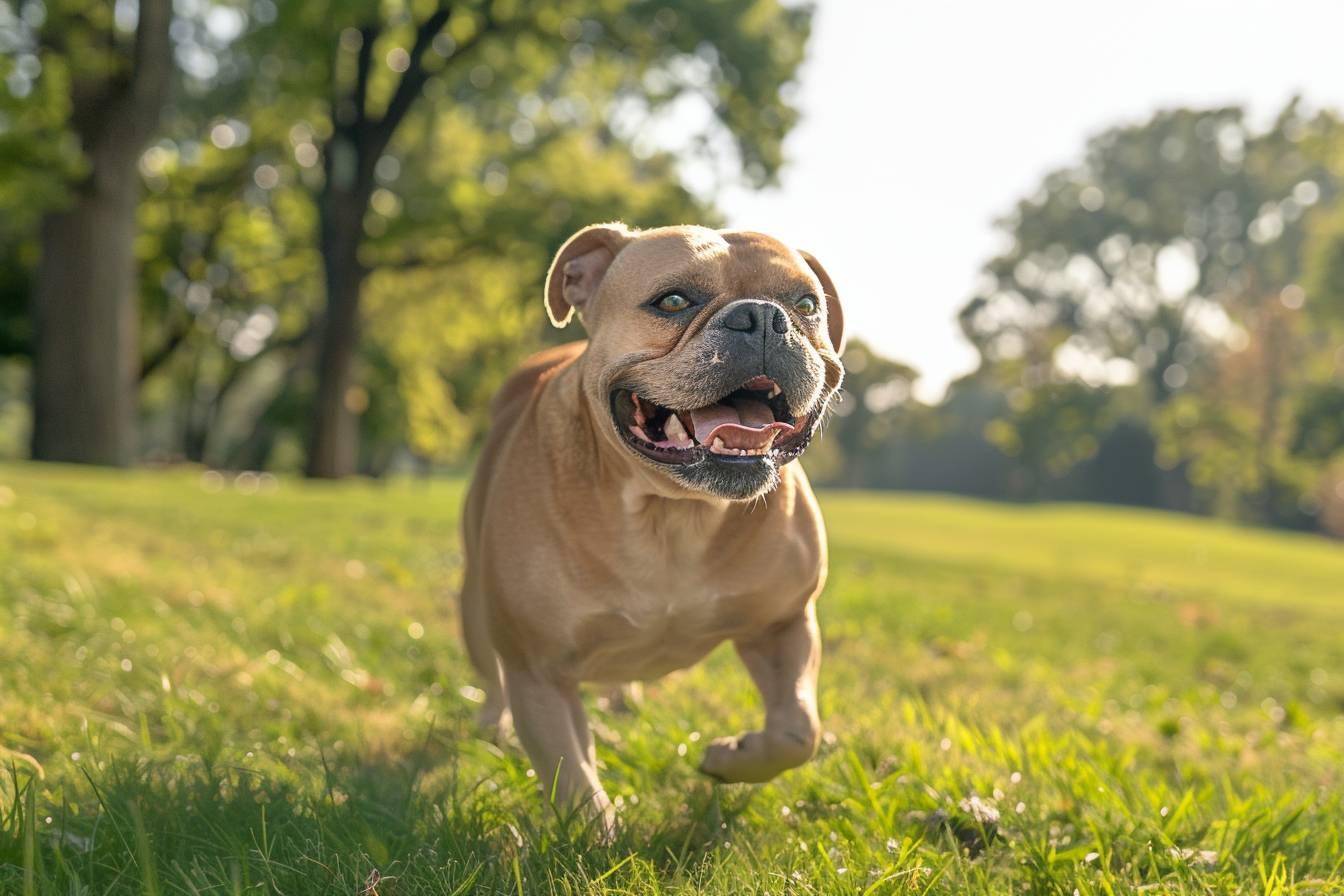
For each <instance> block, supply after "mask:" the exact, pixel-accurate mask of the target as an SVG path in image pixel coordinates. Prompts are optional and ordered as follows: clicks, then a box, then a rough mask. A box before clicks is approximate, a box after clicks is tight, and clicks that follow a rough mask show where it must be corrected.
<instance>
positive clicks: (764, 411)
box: [691, 398, 788, 445]
mask: <svg viewBox="0 0 1344 896" xmlns="http://www.w3.org/2000/svg"><path fill="white" fill-rule="evenodd" d="M774 422H775V415H774V412H772V411H771V410H770V406H769V405H767V404H766V403H765V402H763V401H756V400H755V399H752V398H738V399H734V400H733V404H732V405H726V404H712V405H710V406H709V407H707V408H697V409H695V410H694V411H691V423H692V424H694V426H695V439H696V441H698V442H699V443H700V444H702V445H708V444H709V440H710V438H711V437H712V435H713V433H714V430H716V429H718V428H719V427H720V426H722V425H723V424H725V423H731V424H736V425H739V426H745V427H746V428H747V429H765V428H767V427H769V426H770V425H771V424H773V423H774ZM779 428H781V429H788V427H787V426H784V425H783V424H780V425H779Z"/></svg>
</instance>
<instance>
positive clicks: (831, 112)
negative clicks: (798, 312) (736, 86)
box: [719, 0, 1344, 400]
mask: <svg viewBox="0 0 1344 896" xmlns="http://www.w3.org/2000/svg"><path fill="white" fill-rule="evenodd" d="M1341 35H1344V2H1340V0H1273V2H1267V0H1235V2H1228V0H1221V2H1211V0H1127V2H1122V3H1117V2H1080V0H1018V2H1014V3H999V2H992V0H980V2H972V0H942V2H938V3H918V4H916V3H907V2H898V0H820V5H819V9H818V11H817V18H816V22H815V30H814V31H813V36H812V42H811V45H810V48H809V59H808V62H807V64H806V67H805V69H804V70H803V73H802V76H801V82H802V91H801V94H800V100H799V101H800V103H801V107H802V111H803V116H804V118H803V121H802V122H801V123H800V124H799V126H798V127H797V129H796V130H795V131H794V133H793V134H792V135H791V136H790V137H789V140H788V143H787V144H786V154H787V158H788V165H787V168H786V169H785V170H784V172H783V173H782V187H781V188H780V189H778V190H774V191H769V192H766V193H754V194H753V193H747V192H740V193H733V194H731V195H729V196H726V197H719V201H720V203H721V205H722V206H723V207H724V208H725V209H726V210H727V212H728V215H729V220H730V223H731V224H732V225H733V226H735V227H742V228H750V229H754V230H762V231H765V232H767V233H770V234H772V235H775V236H778V237H780V238H782V239H785V240H787V241H789V242H791V243H792V244H793V245H796V246H798V247H799V248H803V249H807V250H809V251H811V252H813V253H814V254H815V255H816V256H817V257H818V258H819V259H820V260H821V262H822V263H823V264H824V265H826V268H827V270H828V271H829V272H830V274H831V276H832V278H833V279H834V280H835V282H836V286H837V288H838V289H839V291H840V294H841V296H842V298H843V300H844V303H845V318H846V321H847V324H848V326H849V327H850V331H849V332H850V333H851V334H857V335H859V336H861V337H862V338H864V339H865V340H868V341H869V342H871V343H873V344H874V345H875V346H876V347H877V348H878V349H879V350H880V351H882V352H884V353H886V354H888V355H890V356H892V357H894V358H897V359H899V360H902V361H905V362H907V363H910V364H913V365H914V366H915V367H916V368H918V369H919V370H920V371H921V372H922V374H923V376H924V379H923V381H922V382H921V383H920V388H919V389H918V390H917V391H918V394H919V395H920V397H921V398H923V399H925V400H933V399H937V398H938V397H940V396H941V394H942V392H943V389H944V388H945V386H946V384H947V382H948V381H949V380H951V379H953V378H954V377H956V376H957V375H959V374H961V373H964V372H966V371H968V370H970V369H972V368H973V367H974V366H975V353H974V352H973V351H972V350H971V348H970V346H969V345H968V344H967V343H966V342H965V341H964V340H963V339H962V337H961V334H960V331H959V330H958V329H957V324H956V319H955V318H956V312H957V310H958V309H959V308H960V307H961V305H962V304H963V303H964V302H965V301H966V299H967V298H968V297H969V295H970V293H971V291H972V289H973V287H974V284H975V281H976V277H977V274H978V271H979V267H980V264H981V263H982V262H983V261H984V260H986V259H987V258H989V257H990V256H991V255H992V254H993V253H994V251H995V249H996V248H997V247H998V246H999V245H1000V238H999V237H998V236H997V235H996V234H995V232H994V230H993V228H992V226H991V222H992V221H993V219H994V218H995V217H997V216H999V215H1001V214H1003V213H1004V212H1006V211H1008V210H1009V209H1010V208H1011V207H1012V205H1013V203H1014V202H1015V201H1016V199H1018V198H1019V197H1021V196H1023V195H1025V194H1026V193H1028V192H1030V191H1031V190H1033V189H1034V187H1035V185H1036V183H1037V182H1038V180H1039V179H1040V177H1041V175H1043V174H1044V173H1045V172H1046V171H1048V170H1050V169H1051V168H1054V167H1058V166H1060V165H1064V164H1068V163H1071V162H1073V161H1075V160H1076V159H1078V158H1079V157H1080V156H1081V152H1082V148H1083V144H1084V142H1085V141H1086V139H1087V138H1088V137H1089V136H1091V135H1092V134H1095V133H1097V132H1098V131H1101V130H1104V129H1105V128H1106V127H1108V126H1110V125H1112V124H1115V123H1117V122H1123V121H1129V122H1132V121H1137V120H1141V119H1143V118H1145V117H1146V116H1147V115H1148V113H1149V112H1151V111H1152V110H1153V109H1156V108H1159V107H1164V106H1175V105H1215V104H1230V103H1238V102H1240V103H1247V104H1249V106H1250V108H1251V110H1252V112H1253V113H1255V115H1256V116H1257V120H1262V119H1263V118H1265V117H1267V116H1270V115H1272V114H1273V113H1274V112H1275V111H1276V110H1277V109H1278V107H1280V106H1281V105H1282V104H1283V103H1284V102H1286V101H1287V99H1288V98H1289V97H1290V96H1291V95H1292V94H1293V93H1294V92H1301V93H1303V94H1304V96H1305V98H1306V99H1307V100H1308V101H1309V102H1310V103H1311V104H1313V105H1338V106H1341V107H1344V49H1341V46H1342V45H1341Z"/></svg>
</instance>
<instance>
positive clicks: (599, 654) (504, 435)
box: [462, 224, 843, 831]
mask: <svg viewBox="0 0 1344 896" xmlns="http://www.w3.org/2000/svg"><path fill="white" fill-rule="evenodd" d="M546 304H547V309H548V312H549V314H550V316H551V320H552V321H553V322H554V323H555V324H556V325H557V326H564V325H565V324H566V323H567V322H568V321H569V319H570V317H571V315H572V314H573V312H574V311H578V312H579V313H580V314H581V315H582V318H583V322H584V326H585V328H586V329H587V330H588V332H589V334H590V338H589V341H588V342H587V343H582V342H579V343H572V344H570V345H565V346H561V347H559V348H555V349H551V350H549V351H544V352H541V353H540V354H537V355H535V356H533V357H532V358H530V359H528V360H527V361H526V362H524V364H523V366H522V369H521V370H519V371H518V372H517V373H516V374H515V375H514V376H513V378H512V379H510V380H509V382H508V383H507V384H506V385H505V386H504V387H503V389H502V390H501V391H500V394H499V395H498V397H497V398H496V400H495V403H494V406H493V428H492V430H491V432H490V435H489V437H488V439H487V440H486V443H485V446H484V449H483V451H482V454H481V460H480V465H479V469H478V470H477V473H476V478H475V480H474V482H473V484H472V488H471V492H470V493H469V495H468V497H467V506H466V513H465V521H464V537H465V541H466V558H467V566H466V577H465V582H464V584H463V590H462V623H463V631H464V633H465V638H466V642H467V648H468V651H469V652H470V654H471V659H472V662H473V664H474V665H475V667H476V669H477V670H478V671H479V673H480V675H481V676H482V678H483V680H484V687H485V692H486V695H487V696H486V703H485V707H484V709H483V711H482V722H483V723H484V724H485V725H487V726H497V725H500V724H502V723H505V722H506V721H507V718H508V715H509V713H510V711H511V712H512V720H513V724H514V727H515V728H516V730H517V733H518V737H519V739H520V740H521V741H522V744H523V746H524V748H526V750H527V752H528V755H529V756H530V757H531V759H532V762H533V765H534V766H535V768H536V771H537V774H538V776H539V778H540V779H541V781H542V783H543V788H544V789H547V790H549V788H550V787H551V786H552V785H553V786H554V790H555V794H556V797H557V799H559V800H561V801H564V802H566V803H568V804H571V805H573V804H577V803H589V802H591V804H593V805H594V806H595V807H596V808H597V809H598V810H599V812H600V814H601V818H602V820H603V823H604V826H605V828H606V829H607V830H608V831H610V828H611V824H612V821H613V818H612V808H611V803H610V801H609V800H608V799H607V796H606V794H605V793H604V792H603V790H602V785H601V784H600V783H599V781H598V776H597V761H596V757H595V754H594V749H593V739H592V736H591V734H590V733H589V730H588V720H587V717H586V716H585V715H584V709H583V704H582V702H581V700H580V696H579V683H580V682H583V681H606V682H625V681H634V680H647V679H652V678H656V677H658V676H661V675H664V674H666V673H668V672H670V671H672V670H674V669H681V668H685V667H686V666H689V665H691V664H693V663H695V662H696V661H698V660H699V659H701V658H702V657H704V656H705V655H706V654H707V653H709V651H710V650H711V649H713V648H714V647H715V646H716V645H718V644H720V643H721V642H723V641H725V640H731V641H732V642H733V643H734V645H735V646H736V647H737V651H738V653H739V655H740V656H741V658H742V661H743V663H745V665H746V667H747V670H748V672H750V674H751V677H752V679H753V680H754V681H755V683H756V686H757V687H758V688H760V691H761V695H762V697H763V699H764V702H765V726H764V728H763V729H762V730H760V731H753V732H749V733H746V734H742V735H739V736H737V737H729V738H721V739H719V740H716V741H714V742H713V743H711V744H710V745H709V747H708V748H707V750H706V751H705V754H704V758H703V760H702V762H701V766H700V768H701V770H702V771H703V772H705V773H706V774H709V775H712V776H713V777H715V778H718V779H720V780H723V781H765V780H768V779H770V778H772V777H774V776H775V775H777V774H779V773H780V772H782V771H784V770H785V769H789V768H793V767H795V766H797V765H801V764H802V763H803V762H806V761H807V760H808V759H809V758H811V756H812V755H813V753H814V752H815V751H816V747H817V741H818V738H819V735H820V729H819V727H818V720H817V700H816V680H817V668H818V665H819V663H820V660H821V644H820V640H819V637H818V633H817V623H816V615H815V611H814V601H815V600H816V597H817V594H818V592H820V590H821V587H822V583H823V581H824V580H825V578H826V540H825V534H824V532H823V529H822V519H821V513H820V512H819V510H818V508H817V503H816V499H815V498H814V496H813V494H812V489H811V487H810V486H809V485H808V482H807V477H806V475H805V474H804V473H803V471H802V470H801V469H800V468H799V467H798V465H797V464H790V463H789V462H790V461H791V460H793V459H795V458H796V457H797V456H798V455H799V454H801V453H802V452H803V449H804V448H805V447H806V446H807V443H808V440H809V439H810V438H811V436H812V434H813V433H814V432H815V430H816V427H817V425H818V423H819V421H820V420H821V418H822V416H823V415H824V413H825V411H826V407H827V403H828V402H829V401H830V399H831V398H832V397H833V396H834V395H835V394H836V390H837V389H838V388H839V386H840V381H841V378H842V376H843V369H842V368H841V366H840V359H839V350H840V344H841V338H842V331H843V321H842V317H841V311H840V305H839V301H838V299H837V297H836V293H835V287H834V286H833V285H832V283H831V281H830V278H829V277H828V276H827V274H826V272H825V270H824V269H823V268H822V267H821V265H820V264H818V263H817V261H816V259H814V258H812V257H811V256H810V255H806V254H804V253H799V252H796V251H794V250H792V249H790V248H788V247H787V246H784V245H782V244H781V243H779V242H777V241H776V240H773V239H771V238H770V237H767V236H763V235H761V234H758V233H746V232H723V233H721V232H718V231H714V230H709V229H706V228H703V227H667V228H661V229H657V230H649V231H643V232H638V231H631V230H629V229H627V228H626V227H625V226H624V225H620V224H610V225H599V226H594V227H589V228H586V229H584V230H581V231H580V232H579V233H577V234H575V235H574V236H573V237H571V238H570V239H569V241H568V242H567V243H565V245H564V247H563V248H561V250H560V253H559V255H557V256H556V259H555V262H554V263H553V264H552V266H551V271H550V275H549V277H548V280H547V284H546Z"/></svg>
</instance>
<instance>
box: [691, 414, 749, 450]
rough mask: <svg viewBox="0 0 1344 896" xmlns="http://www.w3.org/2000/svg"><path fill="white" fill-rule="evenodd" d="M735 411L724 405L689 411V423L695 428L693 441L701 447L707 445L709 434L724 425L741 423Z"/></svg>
mask: <svg viewBox="0 0 1344 896" xmlns="http://www.w3.org/2000/svg"><path fill="white" fill-rule="evenodd" d="M741 422H742V418H741V417H739V416H738V414H737V410H736V409H735V408H731V407H729V406H728V405H726V404H711V405H710V406H709V407H707V408H696V409H695V410H693V411H691V423H692V424H693V425H694V427H695V440H696V441H697V442H699V443H700V444H702V445H708V444H709V434H710V433H712V432H713V431H714V430H715V429H717V428H718V427H719V426H721V425H723V424H724V423H741Z"/></svg>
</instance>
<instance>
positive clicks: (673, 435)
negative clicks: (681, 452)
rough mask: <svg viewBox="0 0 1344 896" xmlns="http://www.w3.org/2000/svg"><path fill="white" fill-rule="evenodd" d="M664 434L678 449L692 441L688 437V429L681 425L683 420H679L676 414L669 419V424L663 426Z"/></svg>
mask: <svg viewBox="0 0 1344 896" xmlns="http://www.w3.org/2000/svg"><path fill="white" fill-rule="evenodd" d="M663 432H664V433H666V434H667V437H668V438H669V439H671V440H672V441H673V442H674V443H675V444H676V445H677V447H681V445H682V443H684V442H688V441H690V440H689V439H688V438H687V437H686V427H684V426H682V425H681V420H679V419H677V415H676V414H672V415H671V416H669V417H668V418H667V422H666V423H664V424H663Z"/></svg>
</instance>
